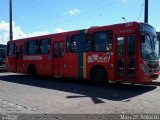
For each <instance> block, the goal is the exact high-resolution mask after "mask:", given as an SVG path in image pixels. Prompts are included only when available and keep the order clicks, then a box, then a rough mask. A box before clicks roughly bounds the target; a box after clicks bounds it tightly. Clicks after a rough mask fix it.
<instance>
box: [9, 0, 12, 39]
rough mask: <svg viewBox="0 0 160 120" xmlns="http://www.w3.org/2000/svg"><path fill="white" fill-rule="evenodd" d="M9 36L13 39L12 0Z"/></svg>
mask: <svg viewBox="0 0 160 120" xmlns="http://www.w3.org/2000/svg"><path fill="white" fill-rule="evenodd" d="M9 18H10V21H9V25H10V27H9V38H10V40H13V32H12V0H10V6H9Z"/></svg>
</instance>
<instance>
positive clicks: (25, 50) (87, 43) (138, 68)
mask: <svg viewBox="0 0 160 120" xmlns="http://www.w3.org/2000/svg"><path fill="white" fill-rule="evenodd" d="M7 70H8V71H10V72H16V73H24V74H29V75H31V76H34V75H41V76H59V77H69V78H75V79H87V80H94V81H96V80H97V81H105V82H108V81H115V82H116V81H119V82H129V83H144V82H147V81H152V80H155V79H157V78H158V76H159V75H158V72H159V41H158V39H157V35H156V31H155V29H154V28H153V27H152V26H150V25H148V24H145V23H139V22H129V23H122V24H115V25H108V26H101V27H92V28H89V29H84V30H76V31H70V32H64V33H58V34H50V35H43V36H38V37H31V38H25V39H19V40H13V41H9V42H8V43H7Z"/></svg>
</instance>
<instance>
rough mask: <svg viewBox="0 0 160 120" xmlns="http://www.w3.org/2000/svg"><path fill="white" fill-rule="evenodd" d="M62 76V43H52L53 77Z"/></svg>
mask: <svg viewBox="0 0 160 120" xmlns="http://www.w3.org/2000/svg"><path fill="white" fill-rule="evenodd" d="M63 74H64V43H63V42H54V43H53V75H55V76H63Z"/></svg>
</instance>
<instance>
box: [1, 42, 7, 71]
mask: <svg viewBox="0 0 160 120" xmlns="http://www.w3.org/2000/svg"><path fill="white" fill-rule="evenodd" d="M5 58H6V45H2V44H0V71H2V70H6V64H5Z"/></svg>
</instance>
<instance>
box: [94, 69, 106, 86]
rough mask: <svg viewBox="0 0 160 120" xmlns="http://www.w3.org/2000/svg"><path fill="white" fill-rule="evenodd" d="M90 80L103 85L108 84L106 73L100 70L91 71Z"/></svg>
mask: <svg viewBox="0 0 160 120" xmlns="http://www.w3.org/2000/svg"><path fill="white" fill-rule="evenodd" d="M91 80H93V81H100V82H104V83H105V84H108V83H109V81H108V77H107V73H106V71H105V70H103V69H102V68H96V69H93V70H92V71H91Z"/></svg>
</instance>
